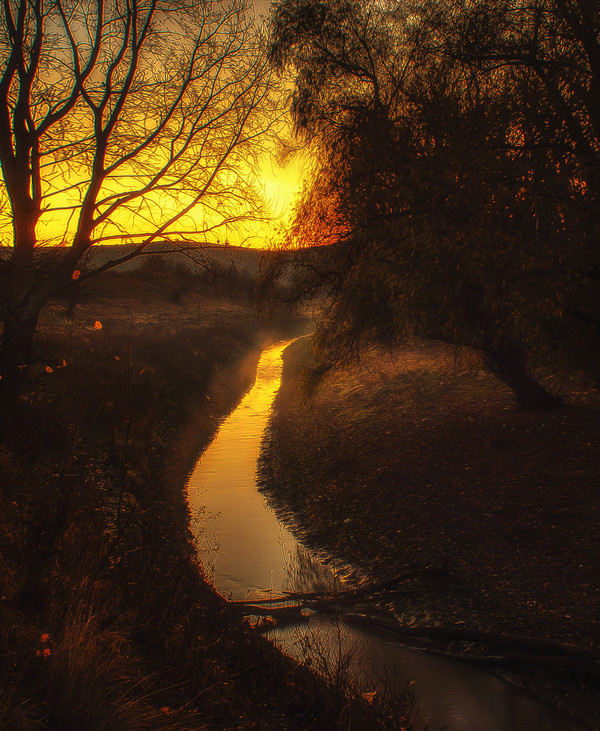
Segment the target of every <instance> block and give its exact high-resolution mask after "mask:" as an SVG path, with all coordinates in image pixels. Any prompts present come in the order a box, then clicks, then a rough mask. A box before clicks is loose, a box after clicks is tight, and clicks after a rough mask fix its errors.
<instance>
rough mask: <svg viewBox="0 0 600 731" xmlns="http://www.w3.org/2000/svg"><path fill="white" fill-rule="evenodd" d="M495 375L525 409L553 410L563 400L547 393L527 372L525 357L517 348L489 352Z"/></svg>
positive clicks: (511, 347) (510, 347)
mask: <svg viewBox="0 0 600 731" xmlns="http://www.w3.org/2000/svg"><path fill="white" fill-rule="evenodd" d="M488 355H489V356H490V359H491V364H492V368H493V370H494V373H495V374H496V375H497V376H498V378H500V380H501V381H503V382H504V383H506V385H507V386H508V387H509V388H511V389H512V390H513V392H514V394H515V396H516V398H517V401H518V403H519V405H520V406H522V407H523V408H524V409H529V410H534V409H552V408H555V407H556V406H558V405H559V404H560V403H561V401H562V399H561V398H560V396H555V395H554V394H552V393H549V392H548V391H546V389H545V388H543V386H541V385H540V384H539V383H538V382H537V381H536V380H535V378H534V377H533V376H532V375H531V373H530V372H529V371H528V370H527V366H526V362H525V356H524V355H523V352H522V351H521V349H520V348H519V347H517V346H509V347H505V348H498V349H497V350H491V351H488Z"/></svg>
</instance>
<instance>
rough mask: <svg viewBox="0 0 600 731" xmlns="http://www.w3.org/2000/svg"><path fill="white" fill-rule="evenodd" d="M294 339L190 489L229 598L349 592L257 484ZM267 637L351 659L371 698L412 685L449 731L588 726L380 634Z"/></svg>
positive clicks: (260, 371) (229, 422) (233, 417)
mask: <svg viewBox="0 0 600 731" xmlns="http://www.w3.org/2000/svg"><path fill="white" fill-rule="evenodd" d="M290 342H291V341H286V342H281V343H278V344H276V345H273V346H271V347H269V348H267V349H266V350H265V351H263V353H262V355H261V358H260V361H259V364H258V368H257V375H256V381H255V384H254V386H253V387H252V389H251V390H250V391H249V392H248V393H247V394H246V395H245V396H244V398H243V399H242V401H241V402H240V404H239V405H238V407H237V408H236V409H235V410H234V411H233V412H232V413H231V414H230V415H229V416H228V417H227V418H226V419H225V420H224V421H223V423H222V424H221V426H220V428H219V431H218V433H217V435H216V436H215V438H214V440H213V442H212V444H211V445H210V446H209V447H208V449H207V450H206V451H205V452H204V454H203V455H202V457H201V458H200V460H199V462H198V463H197V465H196V468H195V470H194V472H193V473H192V475H191V477H190V480H189V484H188V495H189V504H190V509H191V513H192V518H193V525H194V526H195V530H196V533H197V537H198V539H199V544H200V549H201V555H202V559H203V564H204V566H205V568H206V570H207V573H210V572H212V577H213V581H214V584H215V586H216V588H217V590H218V591H219V592H220V593H221V594H223V595H224V596H226V597H228V598H234V599H259V598H268V597H269V596H271V595H272V594H279V593H280V592H281V591H283V590H285V591H322V590H324V589H331V588H337V589H339V588H343V587H344V582H343V579H342V578H341V577H340V576H338V575H336V574H335V573H334V572H333V571H332V569H331V568H329V565H327V564H326V563H324V562H323V561H321V560H320V557H318V556H316V555H314V554H313V553H311V552H310V551H308V550H307V549H306V548H305V547H304V546H303V545H302V544H301V543H300V542H299V541H297V540H296V539H295V538H294V536H293V535H292V533H291V532H290V530H289V529H288V527H286V526H285V525H284V524H283V523H281V522H280V521H279V520H278V519H277V518H276V516H275V514H274V513H273V512H272V511H271V510H270V509H269V507H268V506H267V504H266V500H265V498H264V497H263V496H262V495H261V494H260V493H259V492H258V491H257V488H256V477H255V475H256V463H257V459H258V456H259V451H260V442H261V437H262V435H263V432H264V430H265V428H266V426H267V423H268V419H269V413H270V409H271V406H272V403H273V400H274V398H275V395H276V393H277V390H278V388H279V384H280V381H281V370H282V354H283V351H284V350H285V348H286V347H287V346H288V345H289V344H290ZM269 637H270V638H271V639H272V640H273V641H274V642H275V643H276V644H277V645H278V646H280V647H281V648H282V649H283V650H284V651H285V652H287V653H288V654H290V655H292V656H294V657H296V658H297V659H306V658H307V657H310V658H311V660H312V662H313V665H315V666H317V667H319V668H320V669H321V670H322V671H323V672H327V667H325V665H327V664H329V665H330V666H331V665H333V666H335V665H336V663H337V662H338V661H339V659H340V658H343V657H346V656H347V657H350V658H351V663H352V665H353V670H354V671H355V672H356V673H357V677H358V678H359V681H360V683H361V686H362V690H363V691H364V692H372V691H374V690H377V689H378V688H382V687H383V686H385V687H386V688H387V690H388V691H391V692H392V693H393V692H395V690H396V689H397V690H398V692H401V691H402V689H405V688H407V687H410V688H411V690H412V691H413V693H414V695H415V697H416V700H417V705H418V708H419V711H420V717H421V718H422V719H423V720H425V721H426V722H427V723H429V725H430V727H431V728H432V729H437V728H441V727H445V728H447V729H448V731H575V730H576V729H581V728H582V727H581V726H579V725H578V724H576V723H575V722H573V721H571V720H570V719H569V718H568V717H567V716H564V715H562V714H560V713H559V712H558V711H554V710H552V709H549V708H547V707H546V706H544V705H542V704H541V703H538V702H537V701H535V700H533V699H531V698H529V697H528V696H526V695H525V694H523V693H521V692H519V691H518V690H517V689H515V688H514V687H513V686H511V685H509V684H508V683H506V682H505V681H503V680H501V679H499V678H497V677H495V676H493V675H490V674H489V673H486V672H485V671H482V670H480V669H477V668H474V667H472V666H470V665H468V664H467V663H461V662H457V661H451V660H446V659H443V658H438V657H433V656H430V655H427V654H425V653H422V652H418V651H415V650H408V649H406V648H404V647H403V646H401V645H399V644H398V643H396V642H392V641H389V640H386V639H384V638H382V637H381V636H379V635H378V634H377V633H375V632H369V631H367V630H362V629H360V630H359V629H356V628H350V627H346V626H343V627H342V628H341V629H340V627H339V625H338V624H335V623H333V622H332V621H331V620H329V619H328V618H327V617H321V616H318V615H315V616H312V617H311V618H310V621H307V622H306V623H303V624H301V625H297V626H293V627H287V628H282V629H274V630H271V631H270V632H269Z"/></svg>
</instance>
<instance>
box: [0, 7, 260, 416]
mask: <svg viewBox="0 0 600 731" xmlns="http://www.w3.org/2000/svg"><path fill="white" fill-rule="evenodd" d="M244 2H245V0H230V1H228V2H222V1H221V0H2V4H1V10H0V163H1V165H2V175H3V182H4V189H3V190H2V188H0V198H1V200H0V203H1V208H0V219H1V220H0V226H1V228H0V231H1V232H2V233H4V235H7V234H8V236H11V237H12V242H10V243H9V241H7V240H6V239H5V242H4V243H5V244H7V245H6V246H5V247H3V253H2V258H1V261H0V278H1V289H0V317H1V319H2V322H3V325H4V329H3V340H2V348H1V351H0V376H1V379H2V380H1V381H0V399H1V401H2V403H3V404H5V405H7V404H8V405H10V404H11V403H12V404H14V403H15V400H16V398H17V395H18V393H19V391H20V389H21V387H22V382H23V377H24V373H25V371H26V367H27V365H28V364H29V362H30V360H31V357H32V344H33V338H34V334H35V330H36V327H37V322H38V318H39V315H40V311H41V309H42V307H43V306H44V304H45V303H46V302H47V301H48V298H49V297H51V296H52V295H53V294H54V293H55V292H56V291H57V290H58V289H60V288H61V287H64V286H65V285H66V284H68V283H69V282H71V281H72V280H73V279H77V278H80V277H81V278H85V277H89V276H93V275H95V274H98V273H100V272H101V271H104V270H105V269H107V268H110V267H113V266H115V265H117V264H119V263H123V262H124V261H126V260H128V259H131V258H133V257H135V256H138V255H139V254H141V253H142V252H143V251H144V250H145V249H146V247H148V245H149V244H151V243H152V242H157V241H160V242H169V243H175V242H183V241H185V242H186V245H189V244H190V242H191V243H193V244H196V245H199V246H202V245H207V244H208V243H210V242H211V241H214V239H216V237H217V236H218V230H219V229H223V228H227V227H229V226H231V225H232V224H233V223H235V222H237V221H239V220H240V219H243V218H246V217H252V216H255V215H256V214H257V211H258V210H259V197H258V196H257V194H256V191H255V190H254V188H253V185H252V172H251V171H252V159H253V156H256V154H258V150H259V145H258V144H257V139H258V138H259V137H260V136H261V135H262V134H264V133H265V131H266V130H267V129H268V128H269V125H270V124H271V120H272V114H271V111H272V110H270V109H269V105H270V104H271V100H272V87H271V81H270V74H269V70H268V66H267V64H266V62H265V56H264V53H263V50H262V45H261V43H260V39H259V37H258V33H257V31H256V30H255V29H254V26H253V25H252V22H251V19H250V18H249V15H248V13H247V7H246V6H245V4H244ZM53 227H54V228H53ZM57 227H58V228H57ZM57 230H58V234H57ZM57 235H58V240H56V237H57ZM53 237H54V240H52V238H53ZM101 242H108V243H116V242H128V243H130V244H132V246H131V247H130V248H129V250H128V251H127V253H126V254H123V255H121V256H120V257H118V258H116V259H115V260H113V261H110V262H108V263H106V262H105V263H104V264H103V265H101V266H100V265H98V266H97V267H95V268H94V266H93V263H92V264H90V261H92V262H93V260H90V259H89V257H86V255H87V254H88V252H89V251H90V249H91V247H93V246H94V245H95V244H98V243H101ZM47 244H58V246H53V247H50V246H47ZM42 247H43V249H42ZM86 262H87V263H86Z"/></svg>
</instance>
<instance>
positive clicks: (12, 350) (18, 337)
mask: <svg viewBox="0 0 600 731" xmlns="http://www.w3.org/2000/svg"><path fill="white" fill-rule="evenodd" d="M39 315H40V309H39V308H35V309H33V310H32V309H31V308H28V309H27V312H26V313H12V312H11V313H9V314H7V315H5V318H4V334H3V338H2V348H1V349H0V410H1V412H2V416H3V417H4V418H6V417H8V418H9V419H12V418H13V417H14V416H15V413H16V408H17V403H18V400H19V396H20V395H21V392H22V390H23V385H24V383H25V380H26V377H27V369H28V367H29V365H30V363H31V359H32V356H33V339H34V336H35V331H36V328H37V323H38V319H39Z"/></svg>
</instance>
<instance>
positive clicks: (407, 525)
mask: <svg viewBox="0 0 600 731" xmlns="http://www.w3.org/2000/svg"><path fill="white" fill-rule="evenodd" d="M288 353H289V362H288V363H287V365H286V370H284V374H287V379H286V376H285V375H284V387H283V389H282V390H281V391H280V394H279V396H278V400H277V402H276V418H275V422H274V423H273V425H272V429H271V432H270V437H269V440H268V442H267V447H266V449H267V451H266V454H267V455H268V459H267V460H265V461H264V464H263V470H262V479H263V483H264V489H265V490H266V492H267V494H268V495H269V497H270V499H271V500H272V503H273V505H275V506H276V509H277V510H279V511H280V512H281V513H282V514H284V515H286V516H288V518H289V519H291V520H292V521H294V522H295V524H296V525H297V527H298V530H299V532H300V534H301V535H302V536H303V538H304V540H306V541H308V542H309V543H312V544H314V545H316V546H318V547H320V548H323V547H325V548H326V549H327V550H328V551H329V552H330V554H332V555H334V556H335V557H337V558H338V559H340V560H342V561H349V562H351V563H352V564H353V565H354V566H356V567H358V569H359V570H360V572H362V573H363V574H367V575H368V576H370V577H371V578H373V579H378V578H386V577H388V576H395V575H397V574H399V573H402V572H404V571H406V570H408V569H410V568H411V567H419V566H423V565H445V564H447V565H448V568H449V580H448V581H447V582H446V583H445V584H444V585H443V586H442V587H440V590H439V591H432V592H428V593H425V594H424V595H423V596H422V597H419V598H416V599H414V600H407V601H405V602H402V603H401V604H399V605H398V606H397V607H396V610H397V613H398V615H399V617H400V619H401V620H402V621H405V622H407V623H414V622H420V623H423V624H430V623H441V624H446V623H449V622H450V623H452V622H462V623H465V625H466V626H468V627H479V628H481V629H486V630H490V629H495V630H496V631H499V632H513V633H515V634H519V633H526V634H531V635H534V636H535V635H542V636H547V637H549V638H553V639H556V640H559V641H570V642H573V643H574V644H576V645H580V646H582V647H586V648H589V649H597V647H598V645H599V643H600V635H599V633H598V624H597V616H598V596H599V594H598V592H599V590H600V583H599V580H598V572H597V566H596V556H597V555H598V554H599V553H600V543H599V536H598V531H597V526H598V523H599V522H600V500H599V495H598V489H597V488H598V485H597V465H598V464H600V441H599V439H598V435H599V434H600V430H599V429H598V427H599V425H600V395H599V394H598V392H597V390H594V389H593V388H592V387H591V386H590V385H589V384H587V383H586V382H585V380H584V379H583V378H582V377H581V376H578V375H573V376H572V377H571V378H570V379H568V380H563V383H562V388H561V392H562V393H563V395H564V396H565V397H566V398H565V404H564V405H563V406H562V407H560V408H558V409H556V410H553V411H548V412H544V413H541V412H537V413H532V412H526V411H523V410H520V409H519V408H517V406H516V405H515V403H514V401H513V399H512V395H511V393H510V392H509V391H508V389H506V388H505V387H504V386H503V385H502V384H501V383H500V382H499V381H497V380H496V379H495V378H494V377H493V376H492V375H491V374H489V373H488V372H486V371H485V369H483V368H482V365H481V363H480V362H479V361H478V360H477V359H476V358H475V357H474V356H472V355H470V354H469V353H468V352H465V351H455V350H453V349H449V348H446V347H443V346H441V345H436V344H424V345H423V346H422V347H420V348H417V349H405V350H401V351H397V352H395V353H393V354H390V355H382V354H379V353H372V354H370V355H369V356H368V357H366V358H365V360H364V361H363V363H362V364H361V365H360V366H359V367H357V368H355V369H352V370H349V371H345V372H343V373H339V374H337V375H334V376H333V377H331V378H330V380H328V381H327V382H326V383H325V384H324V386H323V388H322V389H321V390H320V391H319V392H318V393H317V395H316V396H315V398H314V399H313V400H312V401H310V402H308V403H306V402H304V401H303V398H302V390H301V388H299V386H298V384H299V374H300V372H301V371H302V368H303V365H304V364H305V363H306V359H307V357H308V352H307V345H306V344H304V345H301V344H298V346H297V348H296V352H295V353H293V352H290V351H288ZM374 527H376V528H374ZM580 681H581V679H579V678H577V677H559V678H556V677H554V678H552V677H550V678H547V677H545V676H543V674H542V673H541V672H540V673H539V674H537V676H535V677H534V676H531V677H530V678H528V679H526V682H527V683H528V684H529V686H530V687H531V688H532V689H533V690H535V692H538V693H540V694H541V695H545V696H547V697H548V698H549V699H551V700H553V701H560V702H563V703H566V704H569V707H570V708H571V710H572V712H574V713H575V714H584V715H586V714H587V718H588V720H589V719H592V721H591V722H592V725H596V724H597V722H598V719H599V718H600V707H599V706H598V703H597V698H598V688H597V687H594V685H593V683H588V684H586V686H585V690H584V691H582V692H580Z"/></svg>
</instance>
